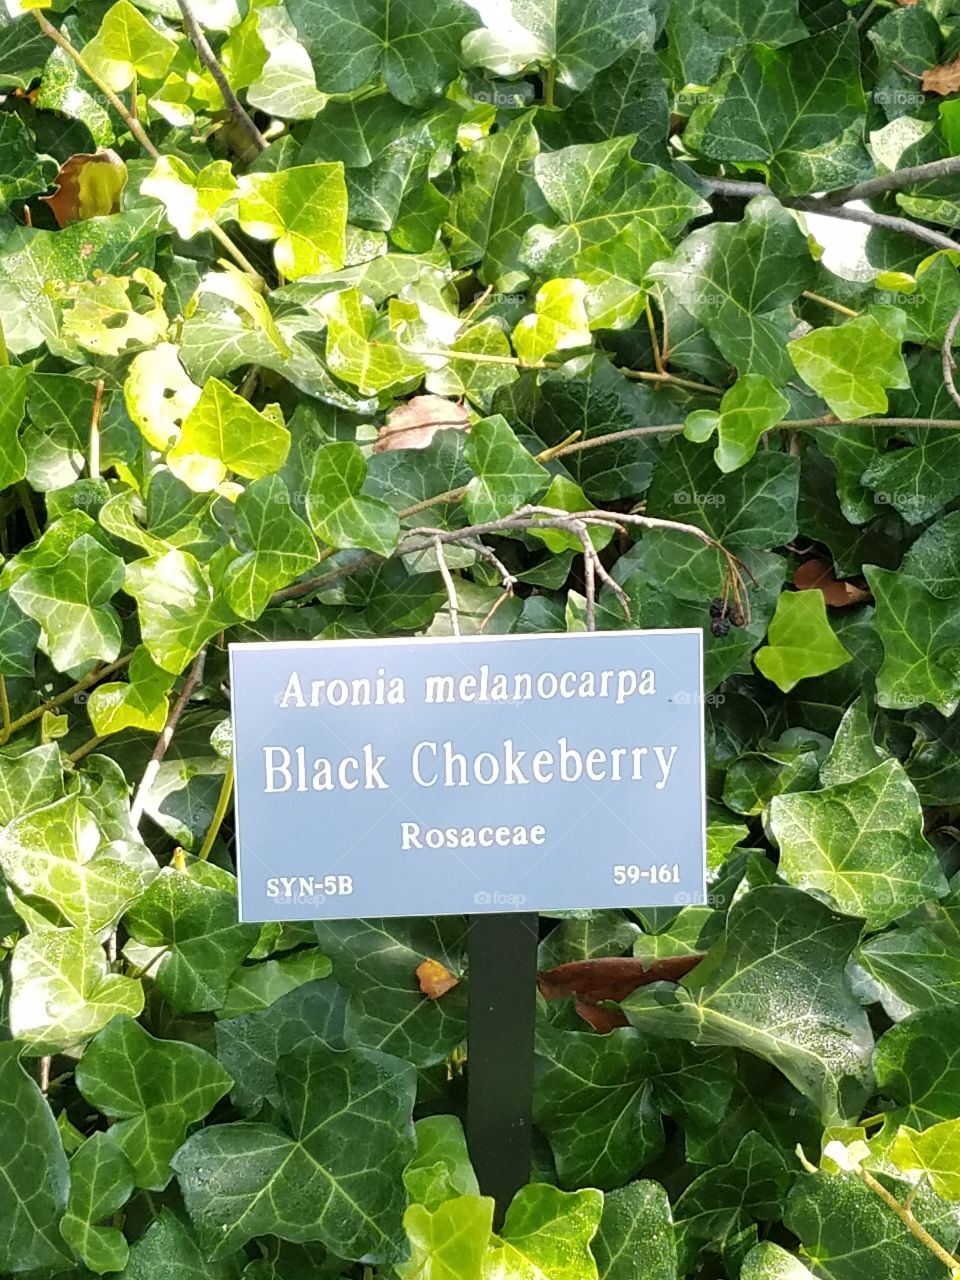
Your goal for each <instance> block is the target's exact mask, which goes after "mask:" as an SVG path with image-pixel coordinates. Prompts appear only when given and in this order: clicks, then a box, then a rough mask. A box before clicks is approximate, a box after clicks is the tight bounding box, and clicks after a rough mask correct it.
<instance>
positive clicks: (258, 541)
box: [223, 476, 318, 619]
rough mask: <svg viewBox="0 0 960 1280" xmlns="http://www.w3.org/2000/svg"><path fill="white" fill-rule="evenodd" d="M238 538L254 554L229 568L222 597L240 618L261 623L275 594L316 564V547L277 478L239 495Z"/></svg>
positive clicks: (244, 556) (274, 477)
mask: <svg viewBox="0 0 960 1280" xmlns="http://www.w3.org/2000/svg"><path fill="white" fill-rule="evenodd" d="M237 532H238V534H239V536H240V539H241V540H242V544H243V545H244V546H245V547H249V548H251V549H250V550H249V551H245V552H244V554H243V555H242V556H241V557H240V558H239V559H238V560H234V561H233V563H232V564H231V565H230V566H229V567H228V569H227V571H226V573H225V574H224V578H223V592H224V596H225V597H226V601H227V603H228V604H229V606H230V608H231V609H232V610H233V611H234V613H236V614H239V616H240V617H241V618H250V619H254V618H259V616H260V614H261V613H263V611H264V609H265V608H266V607H267V604H268V603H269V600H270V596H271V595H272V594H273V592H274V591H276V590H277V589H278V588H279V587H283V586H286V585H287V583H289V582H293V580H294V579H295V578H298V577H299V576H300V574H302V573H306V572H307V571H308V570H310V569H312V568H313V566H314V565H315V564H316V563H317V555H318V551H317V544H316V542H314V539H313V534H312V533H311V532H310V530H309V529H308V528H307V526H306V525H305V524H304V522H303V521H302V520H301V519H300V517H299V516H298V515H297V514H296V512H294V511H293V509H292V508H291V506H290V495H289V493H288V492H287V488H286V485H285V484H284V483H283V481H282V480H281V479H280V477H279V476H267V477H265V478H264V479H262V480H256V481H254V483H253V484H251V485H248V486H247V488H246V489H245V490H244V492H243V493H242V494H241V495H240V497H239V498H238V499H237Z"/></svg>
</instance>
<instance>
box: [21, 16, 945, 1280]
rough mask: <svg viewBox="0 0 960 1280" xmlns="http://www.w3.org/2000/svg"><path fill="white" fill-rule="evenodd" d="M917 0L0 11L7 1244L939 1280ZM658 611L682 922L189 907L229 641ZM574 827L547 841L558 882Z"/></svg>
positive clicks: (938, 377)
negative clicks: (698, 805)
mask: <svg viewBox="0 0 960 1280" xmlns="http://www.w3.org/2000/svg"><path fill="white" fill-rule="evenodd" d="M958 58H960V8H958V6H957V4H956V3H955V0H917V2H916V3H913V4H910V3H906V2H905V3H902V4H893V3H891V2H890V0H869V2H867V0H864V2H862V3H859V4H854V5H850V4H846V3H844V0H804V3H803V4H799V3H798V0H737V2H736V3H734V2H733V0H730V2H728V3H721V2H720V0H684V2H683V3H681V0H674V3H673V4H671V3H670V2H669V0H594V3H593V4H591V5H589V6H586V5H584V4H583V3H582V0H551V3H545V2H541V0H524V3H520V2H519V0H503V2H502V3H493V0H475V2H474V3H473V4H472V5H471V4H467V3H465V2H464V0H436V2H435V3H429V4H428V3H426V2H425V0H406V3H403V4H400V3H394V4H387V3H378V0H285V3H274V2H273V0H190V2H189V3H188V2H187V0H136V2H135V3H134V2H132V0H116V2H115V3H109V2H106V0H83V2H82V3H71V2H70V0H5V3H4V5H3V7H2V8H0V325H2V338H3V340H2V342H0V491H2V492H0V553H2V567H0V713H2V721H0V886H2V894H0V954H2V961H0V990H2V1002H0V1276H3V1277H14V1276H16V1277H19V1276H21V1275H25V1276H28V1277H36V1278H37V1280H81V1278H82V1277H91V1276H101V1275H108V1276H110V1275H112V1276H119V1277H122V1278H123V1280H200V1278H201V1277H202V1278H203V1280H319V1278H321V1277H322V1278H324V1280H328V1278H329V1280H680V1278H681V1277H685V1278H689V1280H719V1278H721V1277H728V1278H729V1280H864V1277H869V1278H870V1280H940V1278H941V1277H947V1276H950V1275H951V1274H953V1273H954V1270H955V1268H956V1267H957V1265H958V1264H957V1262H956V1261H955V1258H956V1251H957V1248H958V1241H960V1020H958V1016H957V1014H958V1007H960V881H958V879H957V876H958V873H960V856H958V841H960V828H958V821H957V819H958V809H960V804H958V801H960V756H958V748H960V720H958V710H957V709H958V703H960V430H958V429H960V398H958V393H957V390H956V388H955V386H954V369H953V358H954V351H955V346H956V344H957V333H958V328H960V320H958V316H960V275H958V261H960V257H958V249H960V241H957V240H956V239H955V237H956V231H957V227H958V226H960V203H958V196H960V93H958V91H960V61H958ZM638 626H640V627H689V626H695V627H701V628H703V631H704V634H705V639H706V685H707V690H708V693H707V703H708V705H707V707H706V720H707V750H708V760H709V770H708V783H709V796H710V807H709V830H708V845H709V864H710V898H709V902H708V903H707V904H706V905H691V904H686V905H685V904H680V903H678V904H677V906H676V907H675V908H671V909H669V910H664V909H659V910H648V909H644V907H643V905H642V903H637V904H636V906H635V908H634V909H632V910H629V911H600V912H584V913H580V914H576V913H574V914H573V915H569V914H568V915H567V916H566V917H563V918H558V917H552V918H548V917H542V918H541V925H540V931H541V939H542V940H541V955H540V968H541V970H542V973H541V982H540V993H539V996H538V999H539V1002H540V1003H539V1006H538V1030H537V1042H536V1054H537V1080H536V1093H535V1101H534V1118H535V1128H536V1131H535V1160H534V1168H533V1170H532V1176H531V1180H530V1183H529V1185H527V1186H525V1187H524V1188H523V1189H522V1190H520V1192H519V1193H518V1194H517V1196H516V1199H515V1200H514V1202H513V1203H512V1205H511V1206H510V1208H509V1211H508V1212H507V1214H506V1218H505V1220H504V1221H503V1222H502V1223H500V1222H496V1223H495V1221H494V1213H493V1205H492V1202H491V1201H490V1200H489V1199H488V1198H486V1197H484V1196H483V1195H482V1194H481V1193H480V1189H479V1188H478V1186H477V1181H476V1178H475V1176H474V1173H473V1170H472V1168H471V1166H470V1162H469V1159H468V1156H467V1151H466V1145H465V1141H464V1137H463V1127H462V1120H463V1115H464V1099H465V1081H466V1077H467V1074H468V1073H469V1059H468V1056H467V1055H466V1054H465V1049H464V1039H465V1011H466V1002H467V994H468V990H469V973H468V972H467V964H466V957H465V949H466V948H465V940H466V930H467V922H466V921H465V920H463V919H456V918H450V917H444V918H438V919H422V920H403V919H401V920H352V921H345V922H336V923H318V924H317V925H316V926H315V927H314V926H312V925H302V924H290V925H271V926H264V927H260V926H258V925H250V924H240V923H238V920H237V910H236V882H235V877H234V863H233V828H232V817H231V813H230V801H231V776H232V768H231V760H230V752H231V747H230V738H231V734H230V725H229V712H230V700H229V685H228V673H227V663H226V645H227V644H228V643H229V642H230V641H234V640H252V639H255V640H261V641H262V640H266V641H271V640H284V639H302V638H317V639H328V638H334V637H372V636H396V635H423V634H428V635H449V634H454V633H457V632H459V633H461V634H476V633H478V632H481V631H482V632H486V633H489V634H504V633H508V632H513V633H515V632H526V633H529V632H537V631H541V632H556V631H563V630H584V629H591V628H595V627H596V628H606V629H617V628H624V627H638ZM614 853H615V851H613V850H608V849H593V848H585V849H584V851H583V856H584V857H585V858H597V857H603V858H610V857H611V855H612V854H614Z"/></svg>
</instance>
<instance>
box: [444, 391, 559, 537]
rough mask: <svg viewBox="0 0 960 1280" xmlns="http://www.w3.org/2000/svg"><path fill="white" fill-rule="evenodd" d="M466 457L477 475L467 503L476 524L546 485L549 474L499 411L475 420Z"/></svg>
mask: <svg viewBox="0 0 960 1280" xmlns="http://www.w3.org/2000/svg"><path fill="white" fill-rule="evenodd" d="M465 457H466V460H467V463H468V464H469V466H470V468H471V470H472V471H473V472H474V478H473V479H472V480H471V481H470V483H469V485H468V486H467V493H466V497H465V498H464V503H465V505H466V508H467V512H468V514H469V516H470V519H471V521H472V522H473V523H474V524H482V523H484V522H486V521H488V520H499V519H500V518H501V517H502V516H506V515H509V514H510V512H511V511H513V510H514V509H515V508H516V507H518V506H520V505H521V504H522V503H524V502H526V501H527V500H528V499H529V498H532V497H533V495H534V494H535V493H536V492H537V491H538V490H540V489H543V488H545V487H546V485H547V481H548V480H549V476H550V473H549V472H548V471H547V469H546V467H542V466H541V465H540V463H539V462H537V461H536V459H535V458H533V457H532V456H531V455H530V454H529V453H528V452H527V450H526V449H525V448H524V447H523V445H522V444H521V443H520V441H519V440H518V439H517V437H516V435H515V434H514V431H513V429H512V427H511V426H510V424H509V423H508V422H507V421H506V419H505V418H503V417H502V416H501V415H500V414H499V413H498V414H494V416H493V417H492V418H484V419H483V420H482V421H481V422H478V423H475V425H474V426H473V428H472V429H471V431H470V434H469V436H468V437H467V443H466V449H465Z"/></svg>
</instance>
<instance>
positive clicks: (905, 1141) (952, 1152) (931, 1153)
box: [890, 1119, 960, 1200]
mask: <svg viewBox="0 0 960 1280" xmlns="http://www.w3.org/2000/svg"><path fill="white" fill-rule="evenodd" d="M890 1159H891V1161H892V1162H893V1164H895V1165H896V1167H897V1168H898V1169H902V1170H903V1171H904V1172H906V1173H915V1174H919V1175H922V1176H923V1177H924V1178H928V1179H929V1181H930V1186H931V1187H933V1189H934V1191H935V1192H936V1193H937V1195H938V1196H940V1198H941V1199H942V1200H960V1174H958V1172H957V1170H958V1168H960V1119H953V1120H944V1121H942V1122H941V1123H940V1124H935V1125H931V1126H930V1128H929V1129H924V1131H923V1132H922V1133H918V1132H917V1130H916V1129H911V1128H910V1127H909V1126H908V1125H901V1126H900V1129H899V1131H898V1133H897V1136H896V1138H895V1139H894V1142H893V1146H892V1147H891V1148H890Z"/></svg>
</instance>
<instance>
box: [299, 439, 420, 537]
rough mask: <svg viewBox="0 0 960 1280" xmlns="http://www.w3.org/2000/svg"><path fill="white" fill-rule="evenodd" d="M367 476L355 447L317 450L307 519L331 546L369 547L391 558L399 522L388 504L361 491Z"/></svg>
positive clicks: (361, 455)
mask: <svg viewBox="0 0 960 1280" xmlns="http://www.w3.org/2000/svg"><path fill="white" fill-rule="evenodd" d="M366 473H367V468H366V463H365V462H364V459H363V454H362V453H361V452H360V449H359V448H358V447H357V445H355V444H349V443H344V444H328V445H326V446H324V448H322V449H320V450H318V452H317V454H316V457H315V458H314V463H313V471H312V473H311V475H310V484H309V488H308V489H307V518H308V520H309V521H310V524H311V526H312V527H313V529H314V530H315V532H316V534H317V536H318V537H319V538H322V540H323V541H324V542H325V543H327V545H328V546H331V547H367V548H368V549H369V550H370V551H376V552H377V554H378V555H382V556H388V555H390V553H391V551H393V549H394V547H395V546H396V545H397V538H398V536H399V533H400V523H399V521H398V520H397V516H396V513H395V512H394V511H393V509H392V508H391V507H390V506H388V505H387V503H386V502H383V501H381V499H380V498H368V497H366V496H365V495H363V494H362V493H361V492H360V490H361V489H362V488H363V483H364V480H365V479H366Z"/></svg>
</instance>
